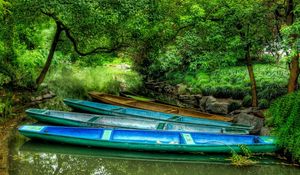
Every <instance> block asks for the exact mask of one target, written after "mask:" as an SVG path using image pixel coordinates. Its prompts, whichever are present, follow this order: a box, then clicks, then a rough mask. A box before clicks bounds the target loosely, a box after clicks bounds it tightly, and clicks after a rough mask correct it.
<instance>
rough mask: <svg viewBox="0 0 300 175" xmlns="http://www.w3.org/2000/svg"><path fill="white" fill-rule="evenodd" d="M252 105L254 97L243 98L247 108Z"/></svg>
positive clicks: (243, 103)
mask: <svg viewBox="0 0 300 175" xmlns="http://www.w3.org/2000/svg"><path fill="white" fill-rule="evenodd" d="M251 104H252V97H251V96H250V95H246V96H245V97H244V98H243V102H242V105H243V106H245V107H250V106H251Z"/></svg>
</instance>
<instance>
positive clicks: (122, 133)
mask: <svg viewBox="0 0 300 175" xmlns="http://www.w3.org/2000/svg"><path fill="white" fill-rule="evenodd" d="M19 132H20V133H21V134H23V135H24V136H26V137H29V138H32V139H40V140H47V141H53V142H59V143H68V144H75V145H83V146H93V147H104V148H114V149H127V150H141V151H165V152H190V153H192V152H193V153H199V152H207V153H232V152H237V153H239V152H243V147H247V148H248V149H249V150H250V151H251V152H252V153H266V152H274V151H276V150H277V146H276V144H275V139H274V138H273V137H268V136H253V135H229V134H212V133H200V132H184V131H182V132H177V131H154V130H126V129H109V128H82V127H62V126H38V125H23V126H21V127H20V128H19Z"/></svg>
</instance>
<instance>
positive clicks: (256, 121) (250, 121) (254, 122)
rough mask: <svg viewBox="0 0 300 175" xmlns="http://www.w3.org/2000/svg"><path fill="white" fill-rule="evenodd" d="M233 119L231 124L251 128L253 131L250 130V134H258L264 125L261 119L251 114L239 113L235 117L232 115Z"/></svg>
mask: <svg viewBox="0 0 300 175" xmlns="http://www.w3.org/2000/svg"><path fill="white" fill-rule="evenodd" d="M233 117H234V119H233V122H234V123H236V124H242V125H249V126H253V129H252V130H250V134H259V133H260V131H261V129H262V127H263V125H264V119H263V118H260V117H256V116H255V115H252V114H247V113H239V114H237V115H234V116H233Z"/></svg>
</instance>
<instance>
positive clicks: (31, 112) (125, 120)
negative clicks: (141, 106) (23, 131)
mask: <svg viewBox="0 0 300 175" xmlns="http://www.w3.org/2000/svg"><path fill="white" fill-rule="evenodd" d="M26 114H27V115H28V116H30V117H31V118H34V119H36V120H38V121H40V122H46V123H51V124H58V125H65V126H80V127H111V128H127V129H144V130H166V131H183V130H184V131H193V132H209V133H227V134H249V132H248V130H244V129H236V128H230V127H223V126H207V125H198V124H188V123H175V122H167V121H160V120H153V119H146V118H140V117H133V116H126V117H120V116H111V115H95V114H84V113H75V112H64V111H55V110H47V109H34V108H33V109H27V110H26Z"/></svg>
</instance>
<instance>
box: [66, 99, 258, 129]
mask: <svg viewBox="0 0 300 175" xmlns="http://www.w3.org/2000/svg"><path fill="white" fill-rule="evenodd" d="M64 103H65V104H66V105H68V106H70V107H72V108H73V109H76V110H79V111H84V112H89V113H94V114H104V115H117V116H122V117H127V116H133V117H140V118H144V119H153V120H161V121H169V122H176V123H189V124H200V125H210V126H217V127H228V128H236V129H242V130H248V131H249V130H251V129H253V127H252V126H248V125H240V124H235V123H231V122H225V121H218V120H210V119H204V118H193V117H189V116H183V115H175V114H168V113H163V112H156V111H150V110H144V109H136V108H128V107H122V106H117V105H109V104H104V103H95V102H90V101H84V100H76V99H64Z"/></svg>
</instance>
